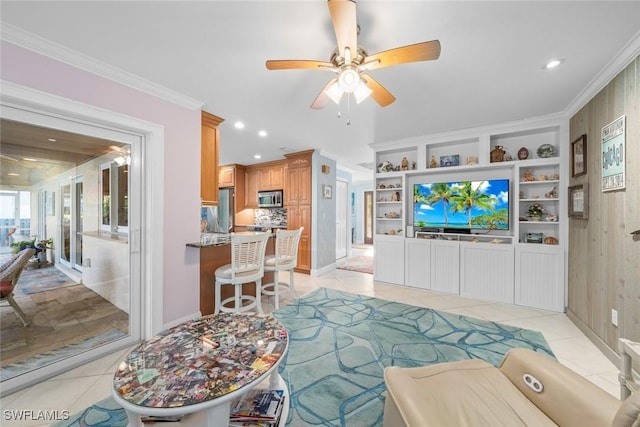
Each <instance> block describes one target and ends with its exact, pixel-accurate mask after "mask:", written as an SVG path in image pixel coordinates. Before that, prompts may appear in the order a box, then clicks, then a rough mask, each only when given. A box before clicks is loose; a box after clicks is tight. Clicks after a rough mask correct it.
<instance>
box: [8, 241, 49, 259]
mask: <svg viewBox="0 0 640 427" xmlns="http://www.w3.org/2000/svg"><path fill="white" fill-rule="evenodd" d="M52 244H53V237H50V238H49V239H46V240H40V241H39V242H38V243H36V239H33V240H22V241H20V242H12V243H11V248H12V249H11V252H13V253H14V254H17V253H18V252H20V251H21V250H23V249H26V248H34V249H35V250H36V253H35V255H34V256H35V257H36V258H37V259H38V261H39V262H47V249H50V248H51V245H52Z"/></svg>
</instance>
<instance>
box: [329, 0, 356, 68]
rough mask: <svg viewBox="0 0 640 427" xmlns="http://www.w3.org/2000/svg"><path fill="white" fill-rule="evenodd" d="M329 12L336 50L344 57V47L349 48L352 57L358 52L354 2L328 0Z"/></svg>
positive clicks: (350, 0) (349, 0)
mask: <svg viewBox="0 0 640 427" xmlns="http://www.w3.org/2000/svg"><path fill="white" fill-rule="evenodd" d="M329 14H331V21H332V22H333V30H334V31H335V33H336V41H337V42H338V52H339V54H340V56H342V57H343V58H344V56H345V53H344V52H345V48H347V47H348V48H349V50H350V51H351V55H352V57H353V56H355V55H356V54H357V52H358V23H357V20H356V2H355V1H353V0H329Z"/></svg>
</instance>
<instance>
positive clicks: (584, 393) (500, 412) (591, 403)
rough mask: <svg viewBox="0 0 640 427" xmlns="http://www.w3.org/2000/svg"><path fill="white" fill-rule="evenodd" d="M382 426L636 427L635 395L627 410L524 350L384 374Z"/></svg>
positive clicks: (639, 421)
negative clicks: (491, 359)
mask: <svg viewBox="0 0 640 427" xmlns="http://www.w3.org/2000/svg"><path fill="white" fill-rule="evenodd" d="M384 381H385V384H386V387H387V397H386V401H385V407H384V426H385V427H401V426H411V427H429V426H437V427H447V426H452V427H464V426H491V427H493V426H509V427H514V426H535V427H543V426H567V427H568V426H576V427H578V426H579V427H591V426H593V427H604V426H614V427H623V426H624V427H628V426H633V427H640V393H636V394H633V395H631V397H629V398H628V399H627V400H626V401H625V402H624V403H623V402H620V401H619V400H618V399H616V398H615V397H613V396H611V395H610V394H608V393H607V392H605V391H603V390H602V389H600V388H599V387H597V386H596V385H594V384H593V383H591V382H590V381H589V380H587V379H585V378H584V377H582V376H580V375H578V374H576V373H574V372H573V371H571V370H570V369H568V368H566V367H564V366H563V365H561V364H560V363H558V362H557V361H555V360H553V359H552V358H551V357H548V356H546V355H543V354H540V353H536V352H534V351H531V350H526V349H513V350H511V351H509V353H507V355H506V356H505V358H504V360H503V361H502V363H501V365H500V367H498V368H496V367H494V366H493V365H491V364H489V363H487V362H484V361H482V360H467V361H462V362H451V363H441V364H437V365H431V366H425V367H418V368H399V367H389V368H386V369H385V371H384Z"/></svg>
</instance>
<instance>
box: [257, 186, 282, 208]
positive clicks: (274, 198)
mask: <svg viewBox="0 0 640 427" xmlns="http://www.w3.org/2000/svg"><path fill="white" fill-rule="evenodd" d="M282 202H283V200H282V190H271V191H258V207H259V208H281V207H282Z"/></svg>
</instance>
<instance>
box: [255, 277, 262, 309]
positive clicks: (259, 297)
mask: <svg viewBox="0 0 640 427" xmlns="http://www.w3.org/2000/svg"><path fill="white" fill-rule="evenodd" d="M261 289H262V279H258V280H256V310H257V311H258V314H264V311H262V290H261Z"/></svg>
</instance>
